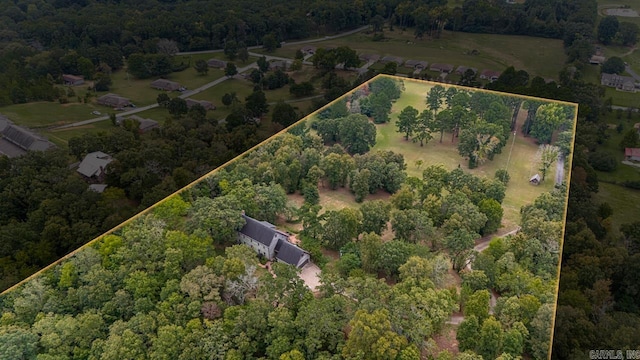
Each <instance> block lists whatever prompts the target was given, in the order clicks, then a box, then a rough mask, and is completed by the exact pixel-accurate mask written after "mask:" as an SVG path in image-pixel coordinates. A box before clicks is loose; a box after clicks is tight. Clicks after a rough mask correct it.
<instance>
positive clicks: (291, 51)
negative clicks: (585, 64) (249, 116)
mask: <svg viewBox="0 0 640 360" xmlns="http://www.w3.org/2000/svg"><path fill="white" fill-rule="evenodd" d="M385 36H386V37H387V38H388V39H387V40H385V41H379V42H374V41H372V40H371V39H372V36H371V35H367V34H364V33H358V34H353V35H350V36H346V37H343V38H339V39H331V40H327V41H321V42H317V43H315V44H314V46H316V47H324V46H349V47H351V48H352V49H354V50H356V51H357V52H358V53H377V54H380V55H382V56H384V55H395V56H400V57H402V58H404V59H405V60H406V59H420V60H426V61H429V63H434V62H444V63H451V64H453V65H456V66H457V65H466V66H471V67H476V68H478V69H479V70H482V69H492V70H499V71H501V70H503V69H505V68H506V67H507V66H510V65H513V66H514V67H515V68H516V69H524V70H526V71H527V72H529V74H530V75H531V76H535V75H539V76H542V77H545V78H556V77H557V76H558V70H557V69H560V68H562V66H563V64H564V60H565V58H566V57H565V55H564V52H563V49H562V41H561V40H554V39H543V38H536V37H527V36H515V35H489V34H471V33H459V32H450V31H445V32H444V33H443V34H442V37H441V38H440V39H429V38H424V39H423V40H416V39H414V36H413V33H412V32H411V31H405V32H401V31H400V30H399V29H396V30H395V31H385ZM300 47H301V46H285V47H282V48H280V49H277V50H276V51H275V52H274V53H273V55H276V56H283V57H293V56H294V55H295V52H296V50H298V49H299V48H300ZM474 49H475V50H478V51H479V55H469V53H470V51H471V50H474Z"/></svg>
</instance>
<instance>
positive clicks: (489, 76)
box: [480, 69, 500, 82]
mask: <svg viewBox="0 0 640 360" xmlns="http://www.w3.org/2000/svg"><path fill="white" fill-rule="evenodd" d="M499 77H500V71H495V70H488V69H484V70H482V72H481V73H480V79H483V80H489V81H491V82H493V81H496V80H498V78H499Z"/></svg>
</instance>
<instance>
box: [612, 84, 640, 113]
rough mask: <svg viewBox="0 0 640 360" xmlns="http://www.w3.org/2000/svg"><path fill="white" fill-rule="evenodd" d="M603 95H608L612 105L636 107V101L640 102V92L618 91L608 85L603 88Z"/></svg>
mask: <svg viewBox="0 0 640 360" xmlns="http://www.w3.org/2000/svg"><path fill="white" fill-rule="evenodd" d="M604 97H605V99H606V98H609V97H610V98H611V99H612V102H613V105H619V106H626V107H634V108H635V107H638V103H639V102H640V93H632V92H627V91H619V90H616V89H614V88H610V87H607V88H605V91H604Z"/></svg>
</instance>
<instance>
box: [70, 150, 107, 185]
mask: <svg viewBox="0 0 640 360" xmlns="http://www.w3.org/2000/svg"><path fill="white" fill-rule="evenodd" d="M112 161H113V158H112V157H111V155H109V154H105V153H103V152H102V151H94V152H92V153H89V154H87V156H85V157H84V159H82V162H80V165H78V170H77V171H78V173H80V175H82V176H84V177H85V179H86V180H88V181H90V182H92V183H96V184H97V183H102V182H104V177H105V175H106V170H107V165H109V163H111V162H112Z"/></svg>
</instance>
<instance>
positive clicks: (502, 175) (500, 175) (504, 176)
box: [494, 169, 511, 186]
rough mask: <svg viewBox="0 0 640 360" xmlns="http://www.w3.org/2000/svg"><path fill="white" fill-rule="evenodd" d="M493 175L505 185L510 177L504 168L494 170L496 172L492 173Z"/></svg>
mask: <svg viewBox="0 0 640 360" xmlns="http://www.w3.org/2000/svg"><path fill="white" fill-rule="evenodd" d="M494 177H495V178H496V180H498V181H500V182H501V183H503V184H504V185H505V186H507V184H508V183H509V180H510V179H511V176H509V173H508V172H507V170H504V169H500V170H496V174H495V175H494Z"/></svg>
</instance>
